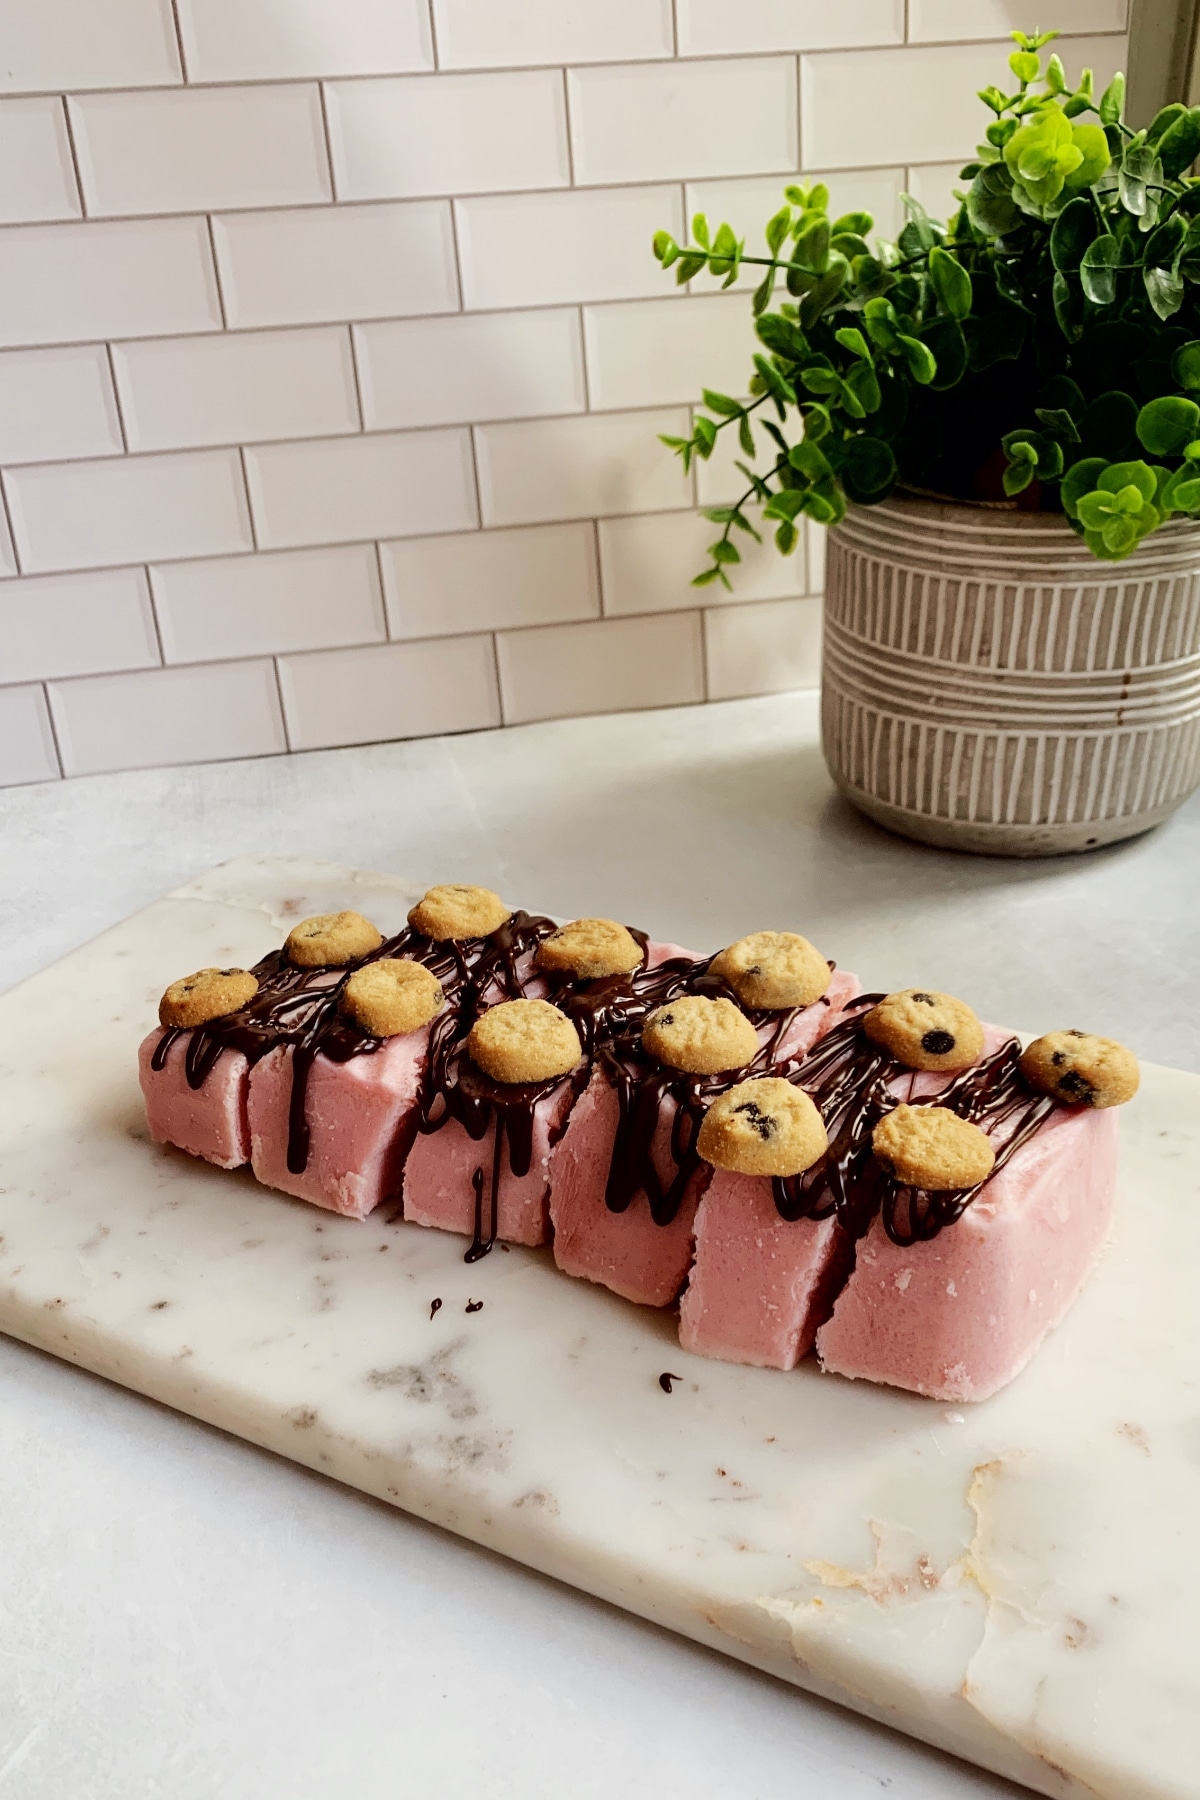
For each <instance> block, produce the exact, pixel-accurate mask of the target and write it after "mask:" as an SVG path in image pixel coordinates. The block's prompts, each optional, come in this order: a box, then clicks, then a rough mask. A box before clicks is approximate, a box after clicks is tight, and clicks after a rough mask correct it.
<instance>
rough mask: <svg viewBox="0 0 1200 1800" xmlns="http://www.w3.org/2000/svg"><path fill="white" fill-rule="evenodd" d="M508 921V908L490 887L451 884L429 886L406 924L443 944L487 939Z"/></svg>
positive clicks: (510, 916)
mask: <svg viewBox="0 0 1200 1800" xmlns="http://www.w3.org/2000/svg"><path fill="white" fill-rule="evenodd" d="M511 918H512V911H511V908H509V907H507V906H505V904H504V902H503V900H502V899H501V898H500V896H499V894H493V892H492V890H491V888H485V887H471V886H470V885H469V884H467V883H463V882H455V881H450V882H444V883H443V884H442V886H440V887H431V888H430V890H429V892H428V893H427V894H426V895H425V897H424V898H423V899H422V900H418V902H417V904H416V905H415V906H414V907H413V909H412V911H411V912H410V913H409V915H408V922H409V924H410V925H411V926H412V927H413V929H414V931H420V932H423V933H424V935H425V936H426V937H428V938H433V939H435V940H436V942H438V943H444V942H445V941H446V940H447V938H476V937H488V936H490V935H491V933H492V932H493V931H498V930H499V929H500V927H501V925H503V924H504V922H505V920H506V919H511Z"/></svg>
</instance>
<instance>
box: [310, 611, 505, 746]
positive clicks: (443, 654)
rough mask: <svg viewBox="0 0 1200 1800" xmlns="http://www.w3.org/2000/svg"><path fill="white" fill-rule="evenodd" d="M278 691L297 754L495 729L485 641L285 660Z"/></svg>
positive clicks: (492, 672)
mask: <svg viewBox="0 0 1200 1800" xmlns="http://www.w3.org/2000/svg"><path fill="white" fill-rule="evenodd" d="M279 684H280V687H281V689H282V691H283V703H284V706H285V708H286V711H287V720H288V734H289V736H290V738H291V742H292V747H293V748H294V749H296V750H320V749H325V748H327V747H329V746H332V745H334V744H375V743H380V742H383V741H385V740H387V739H390V738H405V737H431V736H433V735H434V734H435V733H440V732H443V731H482V730H485V729H487V727H489V726H492V725H499V723H500V701H499V696H498V694H497V691H496V668H495V661H494V658H493V653H492V640H491V638H490V637H460V638H446V639H443V640H440V641H437V642H431V643H422V644H387V645H384V646H383V647H381V648H379V649H369V650H329V651H326V652H325V653H324V654H323V655H322V654H318V655H315V656H288V657H284V658H282V659H281V661H280V664H279Z"/></svg>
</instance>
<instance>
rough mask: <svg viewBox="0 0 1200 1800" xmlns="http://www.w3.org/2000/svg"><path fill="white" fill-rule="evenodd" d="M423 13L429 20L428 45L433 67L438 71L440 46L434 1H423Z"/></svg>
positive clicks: (440, 53)
mask: <svg viewBox="0 0 1200 1800" xmlns="http://www.w3.org/2000/svg"><path fill="white" fill-rule="evenodd" d="M425 11H426V15H427V17H428V19H429V44H430V48H431V49H432V51H433V66H434V68H435V69H436V70H438V71H440V70H441V67H442V52H441V46H440V45H439V43H438V28H437V7H436V6H435V5H434V0H425Z"/></svg>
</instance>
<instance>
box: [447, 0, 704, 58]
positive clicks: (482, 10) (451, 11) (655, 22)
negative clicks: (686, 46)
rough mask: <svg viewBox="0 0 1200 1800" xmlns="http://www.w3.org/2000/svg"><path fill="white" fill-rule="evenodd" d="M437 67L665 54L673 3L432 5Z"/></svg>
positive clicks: (571, 0)
mask: <svg viewBox="0 0 1200 1800" xmlns="http://www.w3.org/2000/svg"><path fill="white" fill-rule="evenodd" d="M433 16H434V20H435V22H436V25H437V40H438V60H439V62H440V63H441V66H442V68H443V69H478V68H490V69H499V68H504V67H505V66H506V65H510V66H511V65H513V64H533V63H586V62H623V61H630V60H635V59H637V58H640V57H646V56H670V55H671V52H672V48H673V43H672V32H671V0H602V3H601V4H597V3H596V0H433Z"/></svg>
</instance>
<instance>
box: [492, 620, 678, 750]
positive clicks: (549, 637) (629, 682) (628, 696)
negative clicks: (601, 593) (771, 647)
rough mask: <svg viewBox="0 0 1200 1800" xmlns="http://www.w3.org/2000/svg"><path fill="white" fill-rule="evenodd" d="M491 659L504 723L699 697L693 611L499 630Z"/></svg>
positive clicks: (630, 708)
mask: <svg viewBox="0 0 1200 1800" xmlns="http://www.w3.org/2000/svg"><path fill="white" fill-rule="evenodd" d="M496 654H497V658H498V660H499V664H500V692H501V695H502V698H503V701H504V722H505V724H506V725H520V724H524V723H526V722H527V721H528V720H530V719H562V718H568V717H572V716H574V715H576V714H578V713H599V712H631V711H634V710H636V709H638V708H640V707H644V706H684V705H687V704H688V703H689V702H691V701H695V700H703V698H704V654H703V648H702V644H701V633H700V615H699V613H696V612H686V613H662V614H660V615H659V616H658V617H656V618H648V619H600V620H597V621H596V623H594V624H587V625H543V626H542V627H540V628H539V629H538V630H535V631H505V632H501V634H500V635H499V637H498V638H497V639H496Z"/></svg>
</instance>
